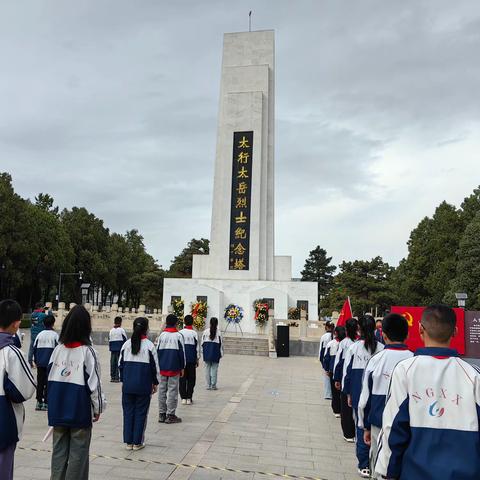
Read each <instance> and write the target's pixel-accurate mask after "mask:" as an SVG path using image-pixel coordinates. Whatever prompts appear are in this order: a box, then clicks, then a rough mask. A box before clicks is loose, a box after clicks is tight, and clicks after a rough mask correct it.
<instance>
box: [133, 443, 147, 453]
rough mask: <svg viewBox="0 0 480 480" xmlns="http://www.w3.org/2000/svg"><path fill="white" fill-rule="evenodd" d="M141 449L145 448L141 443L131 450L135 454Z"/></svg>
mask: <svg viewBox="0 0 480 480" xmlns="http://www.w3.org/2000/svg"><path fill="white" fill-rule="evenodd" d="M142 448H145V444H144V443H141V444H140V445H134V446H133V448H132V450H133V451H134V452H137V451H138V450H141V449H142Z"/></svg>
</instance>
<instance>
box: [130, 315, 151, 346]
mask: <svg viewBox="0 0 480 480" xmlns="http://www.w3.org/2000/svg"><path fill="white" fill-rule="evenodd" d="M147 332H148V320H147V319H146V318H145V317H138V318H136V319H135V320H134V321H133V333H132V339H131V342H132V353H133V354H134V355H137V353H138V352H139V351H140V345H141V343H142V335H146V334H147Z"/></svg>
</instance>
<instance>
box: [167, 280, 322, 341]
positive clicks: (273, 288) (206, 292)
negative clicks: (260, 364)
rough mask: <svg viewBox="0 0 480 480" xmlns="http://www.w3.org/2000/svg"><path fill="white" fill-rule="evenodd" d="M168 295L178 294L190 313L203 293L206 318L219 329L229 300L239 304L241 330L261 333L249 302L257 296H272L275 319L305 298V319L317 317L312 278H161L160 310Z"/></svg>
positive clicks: (222, 324) (222, 323) (316, 302)
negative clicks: (242, 312)
mask: <svg viewBox="0 0 480 480" xmlns="http://www.w3.org/2000/svg"><path fill="white" fill-rule="evenodd" d="M172 297H181V299H182V300H183V301H184V309H185V313H190V306H191V304H192V303H196V302H197V301H198V300H199V298H198V297H203V298H205V297H206V299H207V305H208V318H210V317H217V318H218V320H219V322H220V325H221V329H222V331H223V330H224V329H225V327H226V322H225V320H224V318H223V315H224V312H225V307H227V305H229V304H231V303H233V304H235V305H238V306H240V307H242V308H243V311H244V317H243V320H242V323H241V327H242V330H243V332H244V333H264V332H263V331H262V328H261V327H259V326H257V325H256V324H255V319H254V316H255V312H254V310H253V302H254V301H255V300H257V299H260V298H265V299H267V298H268V299H273V309H274V311H275V319H279V320H286V319H287V316H288V309H289V308H291V307H297V306H298V303H297V302H302V303H303V305H306V304H307V302H308V317H309V320H312V321H316V320H318V298H317V284H316V283H315V282H292V281H290V282H278V281H266V280H265V281H264V280H213V279H202V278H192V279H190V278H165V280H164V286H163V312H167V311H168V307H169V306H170V304H171V300H172ZM231 328H232V327H231ZM265 333H266V332H265Z"/></svg>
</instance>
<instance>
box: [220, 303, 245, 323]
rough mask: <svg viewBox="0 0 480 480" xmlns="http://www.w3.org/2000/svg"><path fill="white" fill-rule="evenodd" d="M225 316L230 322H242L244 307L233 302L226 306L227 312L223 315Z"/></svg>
mask: <svg viewBox="0 0 480 480" xmlns="http://www.w3.org/2000/svg"><path fill="white" fill-rule="evenodd" d="M223 318H224V319H225V320H226V321H227V322H228V323H240V322H241V321H242V318H243V308H242V307H239V306H238V305H234V304H233V303H231V304H230V305H228V306H227V308H225V314H224V315H223Z"/></svg>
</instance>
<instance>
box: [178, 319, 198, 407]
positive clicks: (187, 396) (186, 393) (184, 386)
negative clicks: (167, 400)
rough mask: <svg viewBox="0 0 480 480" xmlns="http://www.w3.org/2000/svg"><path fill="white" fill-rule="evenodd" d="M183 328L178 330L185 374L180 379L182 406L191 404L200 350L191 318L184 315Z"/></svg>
mask: <svg viewBox="0 0 480 480" xmlns="http://www.w3.org/2000/svg"><path fill="white" fill-rule="evenodd" d="M183 323H184V325H185V327H184V328H183V329H182V330H180V333H181V334H182V336H183V341H184V343H185V372H184V374H183V377H181V378H180V397H181V398H182V404H183V405H191V404H192V403H193V399H192V397H193V390H194V388H195V382H196V376H197V373H196V370H197V367H198V361H199V359H200V349H199V348H198V335H197V332H196V331H195V330H194V329H193V317H192V316H191V315H185V318H184V319H183Z"/></svg>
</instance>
